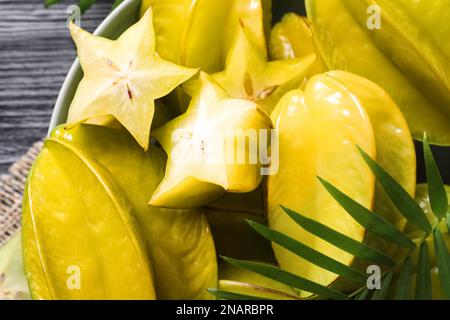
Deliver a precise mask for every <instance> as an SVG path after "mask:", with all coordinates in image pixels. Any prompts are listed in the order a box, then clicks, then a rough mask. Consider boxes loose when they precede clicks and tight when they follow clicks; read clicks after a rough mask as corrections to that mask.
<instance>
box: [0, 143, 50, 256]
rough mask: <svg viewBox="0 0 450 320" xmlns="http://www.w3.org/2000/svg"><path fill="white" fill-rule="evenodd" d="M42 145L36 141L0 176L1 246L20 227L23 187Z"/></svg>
mask: <svg viewBox="0 0 450 320" xmlns="http://www.w3.org/2000/svg"><path fill="white" fill-rule="evenodd" d="M42 146H43V143H42V142H36V143H35V144H34V145H33V146H32V147H31V148H30V149H29V150H28V151H27V153H26V154H25V155H24V156H22V158H20V159H19V160H18V161H17V162H15V163H14V164H13V165H12V166H11V167H10V168H9V170H8V173H7V174H3V175H1V176H0V247H1V246H2V245H3V244H4V243H5V242H6V241H7V240H8V239H9V238H11V237H12V236H13V235H14V233H15V232H16V230H17V229H18V228H19V227H20V216H21V214H22V194H23V188H24V185H25V181H26V178H27V175H28V172H29V171H30V168H31V165H32V164H33V161H34V159H35V158H36V156H37V155H38V153H39V152H40V150H41V149H42Z"/></svg>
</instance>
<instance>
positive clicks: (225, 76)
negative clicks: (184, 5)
mask: <svg viewBox="0 0 450 320" xmlns="http://www.w3.org/2000/svg"><path fill="white" fill-rule="evenodd" d="M316 58H317V57H316V55H315V54H314V53H312V54H309V55H306V56H305V57H302V58H296V59H290V60H278V61H268V60H267V57H266V56H264V55H263V54H261V51H260V50H258V49H257V48H256V47H255V46H254V45H253V44H252V42H251V41H250V39H249V37H248V36H247V32H246V30H245V26H243V25H241V26H240V28H239V31H238V34H237V36H236V39H235V42H234V44H233V46H232V47H231V49H230V52H229V54H228V57H227V61H226V68H225V70H224V71H222V72H219V73H216V74H214V75H213V78H214V79H215V80H216V81H217V82H218V83H219V84H220V85H221V86H222V87H223V88H224V89H225V90H226V92H227V93H228V95H229V96H231V97H233V98H241V99H247V100H251V101H255V102H257V103H258V104H259V105H260V106H261V107H262V108H263V109H264V110H265V111H267V112H271V111H272V110H273V108H274V107H275V105H276V104H277V103H278V101H279V99H280V98H281V97H282V96H283V95H284V94H285V93H287V92H288V91H290V90H292V89H295V88H298V87H299V85H300V84H301V83H302V82H303V81H304V79H305V76H306V75H307V74H308V72H309V70H310V69H311V68H312V66H313V65H314V62H315V61H316Z"/></svg>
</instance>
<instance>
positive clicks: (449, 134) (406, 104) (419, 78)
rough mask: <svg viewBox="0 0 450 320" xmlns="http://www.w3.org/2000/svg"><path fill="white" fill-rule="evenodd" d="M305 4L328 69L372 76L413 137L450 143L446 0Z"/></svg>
mask: <svg viewBox="0 0 450 320" xmlns="http://www.w3.org/2000/svg"><path fill="white" fill-rule="evenodd" d="M306 6H307V12H308V18H309V19H310V20H311V22H312V25H313V33H314V37H315V41H316V44H317V45H318V47H319V51H320V53H321V55H322V58H323V59H324V61H325V63H326V64H327V66H328V67H329V68H330V69H339V70H345V71H350V72H353V73H356V74H358V75H361V76H364V77H365V78H367V79H369V80H372V81H374V82H376V83H377V84H378V85H379V86H381V87H382V88H384V89H385V90H386V91H387V93H388V94H389V95H390V96H391V97H392V98H393V99H394V101H395V102H396V103H397V105H398V106H399V107H400V109H401V110H402V112H403V114H404V115H405V118H406V119H407V121H408V124H409V127H410V129H411V132H412V134H413V136H414V137H415V138H416V139H422V137H423V134H424V132H426V133H427V135H428V139H429V141H430V142H432V143H434V144H439V145H450V125H449V123H450V46H449V43H450V41H449V40H450V24H449V23H448V20H449V14H448V13H449V12H450V2H449V1H447V0H436V1H428V0H417V1H410V0H399V1H388V0H307V1H306ZM369 9H370V10H369ZM377 20H378V21H377Z"/></svg>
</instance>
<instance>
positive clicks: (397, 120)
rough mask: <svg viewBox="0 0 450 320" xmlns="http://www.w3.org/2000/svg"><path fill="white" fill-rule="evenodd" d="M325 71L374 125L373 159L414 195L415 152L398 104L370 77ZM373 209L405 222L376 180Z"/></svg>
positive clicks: (397, 222)
mask: <svg viewBox="0 0 450 320" xmlns="http://www.w3.org/2000/svg"><path fill="white" fill-rule="evenodd" d="M326 75H327V76H329V77H331V78H332V79H334V80H335V81H338V82H339V83H341V84H342V85H344V86H345V88H346V90H347V91H349V92H351V94H353V95H355V96H356V97H357V99H358V100H359V101H360V103H361V104H362V106H363V108H364V110H365V111H366V112H367V114H368V116H369V119H370V122H371V124H372V127H373V129H374V133H375V141H376V151H377V152H376V153H377V156H376V161H377V162H378V164H380V165H381V166H382V167H383V168H384V169H385V170H386V171H387V172H388V173H389V174H390V175H391V176H392V177H393V178H394V179H395V180H396V181H397V182H399V183H400V184H401V186H402V187H403V188H404V189H405V190H406V191H408V193H409V194H410V195H411V196H414V191H415V189H416V152H415V149H414V142H413V139H412V136H411V133H410V131H409V128H408V124H407V123H406V120H405V118H404V117H403V115H402V113H401V111H400V109H399V108H398V106H397V105H396V104H395V102H394V101H393V100H392V98H391V97H390V96H389V95H388V94H387V93H386V92H385V91H384V90H383V89H382V88H381V87H379V86H378V85H377V84H375V83H374V82H372V81H370V80H367V79H365V78H362V77H360V76H357V75H355V74H352V73H349V72H345V71H330V72H327V73H326ZM374 211H375V212H376V213H378V214H379V215H381V216H383V217H384V218H386V219H387V220H388V221H390V222H391V223H392V224H393V225H394V226H396V227H397V228H398V229H400V230H403V228H404V227H405V225H406V219H405V218H404V217H403V216H402V215H401V214H400V213H399V212H398V211H397V210H396V208H395V206H394V205H393V203H392V202H391V201H390V200H389V197H388V196H387V195H386V193H385V192H384V190H383V188H382V187H381V186H380V185H379V184H378V183H377V184H376V188H375V203H374ZM379 249H381V248H379Z"/></svg>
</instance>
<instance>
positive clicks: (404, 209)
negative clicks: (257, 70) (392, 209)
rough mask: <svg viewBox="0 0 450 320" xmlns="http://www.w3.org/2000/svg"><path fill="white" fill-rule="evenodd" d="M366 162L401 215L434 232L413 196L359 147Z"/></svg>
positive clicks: (426, 230) (425, 229)
mask: <svg viewBox="0 0 450 320" xmlns="http://www.w3.org/2000/svg"><path fill="white" fill-rule="evenodd" d="M358 149H359V152H360V153H361V155H362V157H363V159H364V161H365V162H366V163H367V165H368V166H369V167H370V169H371V170H372V172H373V173H374V174H375V176H376V177H377V179H378V182H379V183H380V184H381V186H382V187H383V189H384V191H386V193H387V195H388V196H389V198H390V199H391V201H392V203H394V205H395V206H396V207H397V209H398V210H399V211H400V213H401V214H402V215H403V216H404V217H405V218H406V219H407V220H408V221H410V222H411V223H413V224H414V225H416V226H417V227H419V228H421V229H422V230H423V231H425V232H427V233H430V232H431V231H432V228H431V225H430V222H429V221H428V219H427V217H426V215H425V213H424V212H423V210H422V209H421V208H420V206H419V205H418V204H417V202H416V201H415V200H414V199H413V198H412V197H411V195H410V194H409V193H408V192H407V191H406V190H405V189H403V187H402V186H401V185H400V184H399V183H398V182H397V181H395V179H394V178H392V177H391V176H390V175H389V173H387V172H386V171H385V170H384V169H383V168H382V167H381V166H380V165H379V164H378V163H376V162H375V160H373V159H372V158H371V157H370V156H369V155H368V154H367V153H366V152H365V151H364V150H362V149H361V148H360V147H359V146H358Z"/></svg>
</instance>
